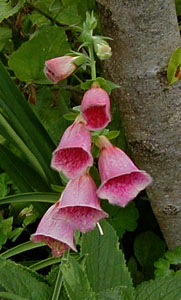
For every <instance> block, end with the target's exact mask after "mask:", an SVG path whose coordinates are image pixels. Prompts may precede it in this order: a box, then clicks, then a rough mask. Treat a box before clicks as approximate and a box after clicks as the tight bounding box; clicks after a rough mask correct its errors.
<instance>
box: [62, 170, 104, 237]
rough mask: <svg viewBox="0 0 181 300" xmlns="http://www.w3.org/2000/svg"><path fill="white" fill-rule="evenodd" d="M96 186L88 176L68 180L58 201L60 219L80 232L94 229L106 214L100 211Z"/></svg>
mask: <svg viewBox="0 0 181 300" xmlns="http://www.w3.org/2000/svg"><path fill="white" fill-rule="evenodd" d="M96 190H97V188H96V185H95V182H94V181H93V179H92V178H91V176H90V175H89V174H85V175H83V176H81V177H78V178H76V179H73V180H70V181H69V182H68V184H67V186H66V188H65V190H64V192H63V194H62V197H61V199H60V207H61V209H60V212H59V214H60V215H61V218H62V219H63V220H67V221H68V222H70V224H71V227H74V229H77V230H79V231H81V232H87V231H89V230H92V229H94V227H95V226H96V223H97V222H98V221H99V220H100V219H103V218H106V217H107V214H106V213H105V212H104V211H103V210H102V209H101V206H100V203H99V200H98V198H97V194H96Z"/></svg>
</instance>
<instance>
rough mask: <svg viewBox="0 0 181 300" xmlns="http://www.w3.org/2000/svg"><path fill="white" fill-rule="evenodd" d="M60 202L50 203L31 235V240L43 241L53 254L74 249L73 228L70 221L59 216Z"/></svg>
mask: <svg viewBox="0 0 181 300" xmlns="http://www.w3.org/2000/svg"><path fill="white" fill-rule="evenodd" d="M59 206H60V203H59V202H57V203H55V204H54V205H52V206H51V207H50V208H49V209H48V210H47V212H46V213H45V214H44V216H43V218H42V219H41V221H40V224H39V225H38V228H37V230H36V232H35V233H34V234H33V235H32V236H31V241H33V242H35V243H38V242H45V243H46V244H47V245H48V246H49V247H50V248H51V250H52V254H53V255H54V256H61V255H62V254H63V253H64V252H65V251H66V250H67V249H69V248H71V249H73V250H74V251H76V248H75V246H74V241H73V238H74V230H73V228H72V227H71V225H70V223H68V222H66V221H65V220H62V219H61V217H60V216H59V210H60V208H59Z"/></svg>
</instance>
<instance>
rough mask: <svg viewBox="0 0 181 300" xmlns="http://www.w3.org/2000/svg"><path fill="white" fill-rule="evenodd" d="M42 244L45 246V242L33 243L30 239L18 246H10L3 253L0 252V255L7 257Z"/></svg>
mask: <svg viewBox="0 0 181 300" xmlns="http://www.w3.org/2000/svg"><path fill="white" fill-rule="evenodd" d="M42 246H45V244H44V243H33V242H31V241H28V242H25V243H23V244H19V245H18V246H15V247H13V248H10V249H8V250H6V251H4V252H3V253H1V254H0V256H1V257H3V258H9V257H11V256H14V255H17V254H20V253H23V252H25V251H28V250H31V249H35V248H39V247H42Z"/></svg>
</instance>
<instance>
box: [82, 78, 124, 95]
mask: <svg viewBox="0 0 181 300" xmlns="http://www.w3.org/2000/svg"><path fill="white" fill-rule="evenodd" d="M94 81H95V80H92V79H91V80H86V81H85V82H84V83H81V89H83V90H88V89H90V88H91V85H92V84H93V82H94ZM96 81H97V82H98V83H99V84H100V87H101V88H103V89H104V90H106V91H107V92H108V94H109V95H110V94H111V91H112V90H113V89H116V88H118V87H119V85H117V84H115V83H113V82H111V81H109V80H106V79H104V78H102V77H97V78H96Z"/></svg>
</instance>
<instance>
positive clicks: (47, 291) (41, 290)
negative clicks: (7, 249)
mask: <svg viewBox="0 0 181 300" xmlns="http://www.w3.org/2000/svg"><path fill="white" fill-rule="evenodd" d="M0 284H1V285H2V286H3V287H4V288H5V290H6V292H9V293H15V294H17V295H19V296H21V297H25V298H28V299H29V300H42V299H47V300H48V299H50V296H51V288H50V287H49V286H48V284H46V283H45V282H43V280H42V277H41V276H40V275H38V274H37V273H35V272H33V271H30V270H29V269H27V268H25V267H23V266H22V265H18V264H16V263H14V262H13V261H10V260H6V259H4V258H2V257H0Z"/></svg>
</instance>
